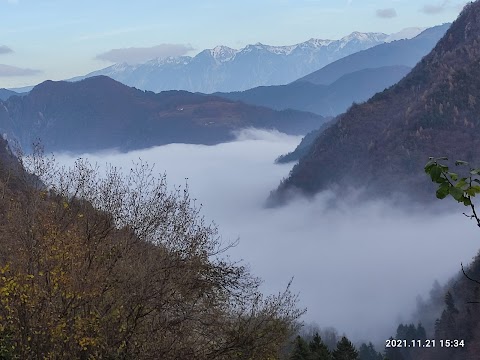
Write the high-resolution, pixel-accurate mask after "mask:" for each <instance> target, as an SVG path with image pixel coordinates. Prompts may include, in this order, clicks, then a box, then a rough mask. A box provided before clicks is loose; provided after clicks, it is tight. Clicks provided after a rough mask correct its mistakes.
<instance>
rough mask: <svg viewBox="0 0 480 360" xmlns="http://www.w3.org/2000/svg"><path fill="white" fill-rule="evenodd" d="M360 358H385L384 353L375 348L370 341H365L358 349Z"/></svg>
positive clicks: (369, 359) (362, 359) (365, 359)
mask: <svg viewBox="0 0 480 360" xmlns="http://www.w3.org/2000/svg"><path fill="white" fill-rule="evenodd" d="M358 359H359V360H383V356H382V354H380V353H378V352H377V351H376V350H375V347H374V346H373V344H372V343H371V342H370V343H368V345H367V344H365V343H363V344H362V345H361V346H360V349H359V351H358Z"/></svg>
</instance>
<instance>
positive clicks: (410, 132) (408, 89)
mask: <svg viewBox="0 0 480 360" xmlns="http://www.w3.org/2000/svg"><path fill="white" fill-rule="evenodd" d="M479 24H480V3H479V2H474V3H472V4H470V5H468V6H466V7H465V9H464V10H463V12H462V13H461V15H460V16H459V18H458V19H457V20H456V21H455V22H454V23H453V25H452V26H451V28H450V29H449V30H448V32H447V33H446V34H445V36H444V37H443V38H442V39H441V40H440V42H439V43H438V44H437V46H436V47H435V48H434V49H433V50H432V52H431V53H430V54H429V55H427V56H426V57H424V58H423V59H422V61H421V62H420V63H419V64H418V65H417V66H416V67H415V68H414V69H413V70H412V72H411V73H410V74H408V75H407V76H406V77H405V78H404V79H402V80H401V81H400V82H399V83H398V84H397V85H395V86H393V87H392V88H390V89H388V90H385V91H384V92H382V93H379V94H377V95H375V96H374V97H372V98H371V99H370V100H369V101H367V102H366V103H364V104H361V105H355V106H352V107H351V108H350V109H349V111H347V112H346V113H345V114H343V115H341V116H339V117H338V118H337V122H336V123H335V125H333V126H331V127H330V128H328V129H327V130H326V131H324V132H323V133H322V134H321V135H320V136H319V137H318V138H317V139H316V141H315V143H314V144H313V146H312V148H311V149H310V151H309V153H308V154H307V155H306V156H305V157H303V158H302V159H301V160H300V162H299V164H298V165H296V166H295V167H294V168H293V170H292V172H291V175H290V177H289V178H288V179H286V180H285V181H284V182H282V184H281V185H280V187H279V189H278V191H277V192H276V194H275V195H274V196H273V197H272V199H273V200H275V199H276V200H281V199H282V198H285V197H284V196H285V195H286V193H287V192H288V191H289V189H290V190H291V189H298V190H300V191H301V192H303V193H305V194H314V193H316V192H318V191H321V190H324V189H326V188H329V187H330V186H333V185H334V184H348V186H356V187H362V188H366V189H367V191H368V192H369V193H370V194H375V195H376V196H378V195H383V196H388V195H390V194H391V193H392V192H402V193H403V194H407V195H409V196H416V197H417V199H418V198H419V197H420V198H423V199H425V198H431V199H433V195H432V193H433V192H432V187H431V185H430V184H429V183H428V181H425V178H424V176H423V175H422V173H423V166H424V164H425V162H426V160H427V159H428V157H429V156H432V155H438V156H448V157H449V158H452V159H457V158H458V159H464V160H467V161H469V160H474V159H480V150H479V149H480V146H479V145H480V133H479V128H480V127H479V125H480V123H479V121H478V113H479V111H480V101H479V99H480V81H479V79H480V48H479V46H478V43H479V41H480V25H479Z"/></svg>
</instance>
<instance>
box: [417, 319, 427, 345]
mask: <svg viewBox="0 0 480 360" xmlns="http://www.w3.org/2000/svg"><path fill="white" fill-rule="evenodd" d="M415 339H416V340H422V341H425V340H426V339H427V331H426V330H425V328H424V327H423V325H422V323H418V326H417V336H416V338H415Z"/></svg>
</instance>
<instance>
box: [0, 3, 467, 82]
mask: <svg viewBox="0 0 480 360" xmlns="http://www.w3.org/2000/svg"><path fill="white" fill-rule="evenodd" d="M465 3H466V1H465V0H242V1H239V0H178V1H171V0H168V1H166V0H137V1H131V0H115V1H114V0H102V1H94V0H82V1H76V0H75V1H74V0H0V34H1V37H0V88H4V87H5V88H13V87H21V86H28V85H35V84H38V83H40V82H42V81H44V80H47V79H49V80H63V79H68V78H71V77H75V76H80V75H85V74H87V73H89V72H91V71H94V70H98V69H101V68H105V67H107V66H109V65H112V64H113V63H115V62H122V59H126V58H128V59H132V58H133V59H137V61H139V62H140V61H146V60H148V59H150V58H155V57H164V56H180V55H188V56H193V55H195V54H196V53H198V52H200V51H201V50H203V49H207V48H213V47H215V46H217V45H226V46H229V47H232V48H235V49H239V48H242V47H244V46H246V45H247V44H254V43H257V42H261V43H263V44H270V45H291V44H296V43H300V42H303V41H306V40H308V39H310V38H320V39H333V40H334V39H339V38H341V37H343V36H346V35H348V34H350V33H351V32H353V31H361V32H384V33H387V34H391V33H394V32H398V31H400V30H401V29H404V28H407V27H430V26H435V25H439V24H442V23H445V22H451V21H453V20H454V19H455V18H456V17H457V15H458V13H459V12H460V10H461V8H462V7H463V5H464V4H465Z"/></svg>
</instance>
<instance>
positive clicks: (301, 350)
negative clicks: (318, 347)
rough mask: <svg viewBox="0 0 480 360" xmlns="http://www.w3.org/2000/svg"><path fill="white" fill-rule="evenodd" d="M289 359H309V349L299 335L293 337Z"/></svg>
mask: <svg viewBox="0 0 480 360" xmlns="http://www.w3.org/2000/svg"><path fill="white" fill-rule="evenodd" d="M290 360H310V349H309V347H308V344H307V342H306V341H305V340H304V339H303V338H302V337H301V336H300V335H298V336H297V337H296V338H295V341H294V344H293V350H292V354H291V355H290Z"/></svg>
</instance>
